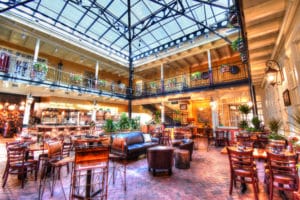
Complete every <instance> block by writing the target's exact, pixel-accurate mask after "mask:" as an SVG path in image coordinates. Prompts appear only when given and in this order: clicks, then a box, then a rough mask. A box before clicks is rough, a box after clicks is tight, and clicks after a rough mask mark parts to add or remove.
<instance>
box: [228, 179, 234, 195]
mask: <svg viewBox="0 0 300 200" xmlns="http://www.w3.org/2000/svg"><path fill="white" fill-rule="evenodd" d="M232 187H233V175H232V174H231V176H230V188H229V194H230V195H231V194H232Z"/></svg>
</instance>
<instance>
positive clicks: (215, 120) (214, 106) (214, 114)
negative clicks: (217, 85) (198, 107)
mask: <svg viewBox="0 0 300 200" xmlns="http://www.w3.org/2000/svg"><path fill="white" fill-rule="evenodd" d="M210 107H211V118H212V128H213V129H216V128H217V127H218V125H219V119H218V104H217V102H216V101H214V100H213V99H212V100H211V102H210Z"/></svg>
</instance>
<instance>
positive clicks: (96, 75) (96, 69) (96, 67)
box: [95, 60, 99, 88]
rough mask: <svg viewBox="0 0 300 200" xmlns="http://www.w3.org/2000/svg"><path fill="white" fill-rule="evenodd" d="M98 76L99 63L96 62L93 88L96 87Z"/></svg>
mask: <svg viewBox="0 0 300 200" xmlns="http://www.w3.org/2000/svg"><path fill="white" fill-rule="evenodd" d="M98 75H99V61H98V60H97V61H96V66H95V88H97V87H98Z"/></svg>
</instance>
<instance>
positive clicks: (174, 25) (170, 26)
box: [163, 21, 180, 35]
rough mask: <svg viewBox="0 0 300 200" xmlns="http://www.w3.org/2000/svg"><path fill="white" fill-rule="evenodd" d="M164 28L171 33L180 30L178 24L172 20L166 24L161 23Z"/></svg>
mask: <svg viewBox="0 0 300 200" xmlns="http://www.w3.org/2000/svg"><path fill="white" fill-rule="evenodd" d="M163 26H164V28H165V29H166V31H167V32H168V34H170V35H172V34H174V33H176V32H178V31H180V27H179V26H178V24H177V23H176V22H174V21H171V22H169V23H167V24H164V25H163Z"/></svg>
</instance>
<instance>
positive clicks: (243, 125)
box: [239, 120, 248, 130]
mask: <svg viewBox="0 0 300 200" xmlns="http://www.w3.org/2000/svg"><path fill="white" fill-rule="evenodd" d="M239 128H240V129H242V130H245V129H247V128H248V122H247V120H241V121H240V122H239Z"/></svg>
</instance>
